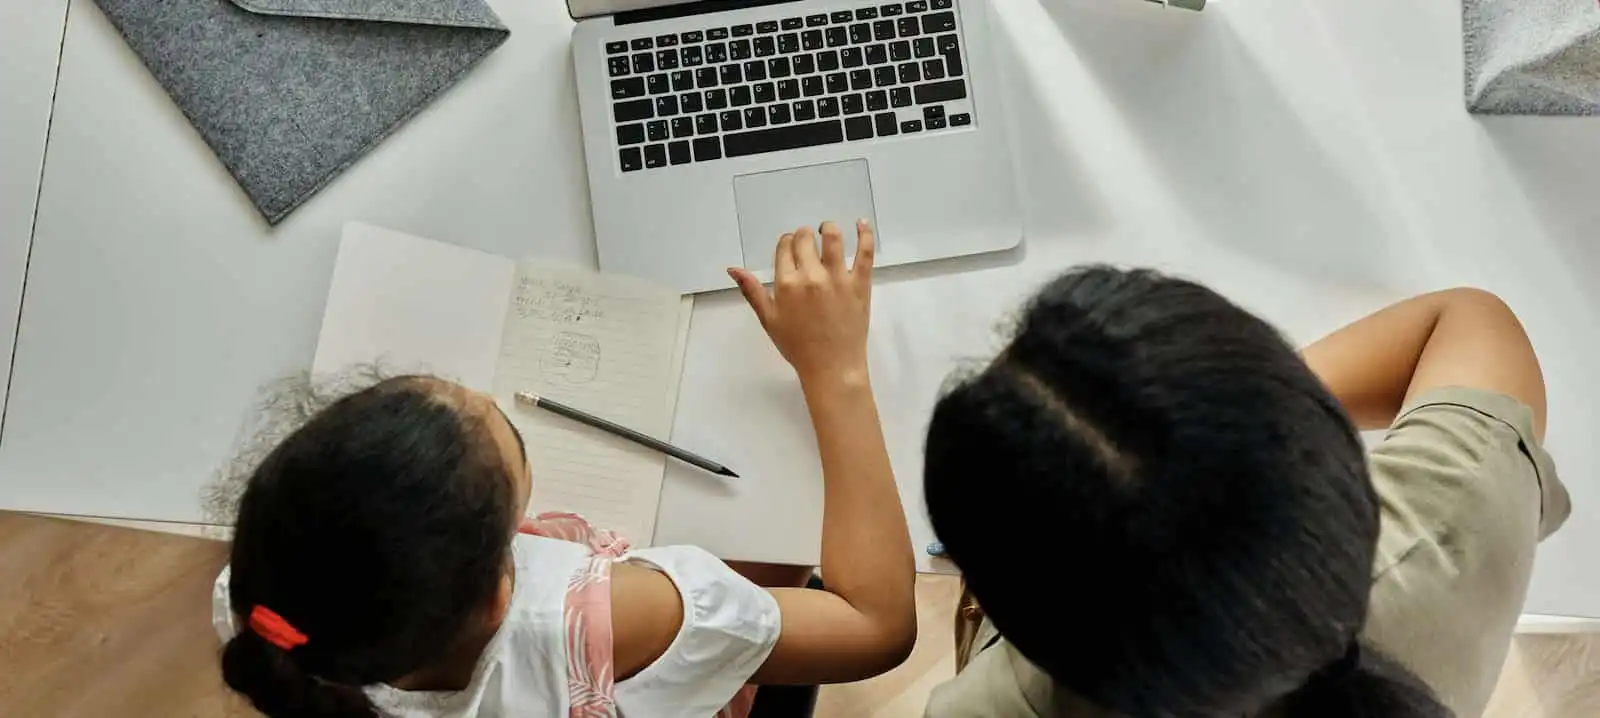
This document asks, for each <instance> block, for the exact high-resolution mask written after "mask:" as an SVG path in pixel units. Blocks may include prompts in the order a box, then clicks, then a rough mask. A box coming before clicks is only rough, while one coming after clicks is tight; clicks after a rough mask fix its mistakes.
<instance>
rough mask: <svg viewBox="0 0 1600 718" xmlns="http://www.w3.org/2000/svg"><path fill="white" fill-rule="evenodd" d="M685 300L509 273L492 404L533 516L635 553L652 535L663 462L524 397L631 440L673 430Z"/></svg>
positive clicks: (574, 278)
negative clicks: (579, 524) (550, 402)
mask: <svg viewBox="0 0 1600 718" xmlns="http://www.w3.org/2000/svg"><path fill="white" fill-rule="evenodd" d="M691 307H692V300H688V299H685V298H683V297H680V296H679V294H678V292H677V291H676V290H674V289H667V288H663V287H659V286H657V285H654V284H651V283H648V282H645V281H642V280H637V279H632V278H627V277H615V276H608V275H599V274H594V273H592V272H588V271H585V270H581V269H574V268H567V267H561V266H557V265H550V264H540V263H535V262H525V263H523V264H522V265H520V266H519V267H518V269H517V276H516V280H515V281H514V283H513V285H512V292H511V303H510V308H509V310H508V311H507V312H506V322H505V329H504V331H503V333H502V336H503V340H502V341H503V343H502V345H501V350H500V358H499V363H498V365H497V367H496V370H495V391H494V394H495V398H496V399H497V400H498V401H499V402H500V405H501V408H503V409H505V411H506V414H507V416H509V417H511V421H512V424H514V425H515V426H516V427H517V429H518V430H519V431H520V432H522V436H523V440H524V441H525V442H526V444H527V447H528V458H529V462H530V463H531V464H532V467H533V503H532V507H531V509H530V511H531V512H532V513H538V512H543V511H570V512H574V513H578V514H582V515H583V516H584V517H585V518H587V519H588V520H589V521H590V522H591V523H593V524H594V525H596V526H600V527H604V528H610V529H613V530H616V531H618V532H619V533H621V534H622V535H623V536H625V537H626V538H627V539H628V540H629V541H631V542H632V543H633V544H634V545H635V546H648V545H649V544H650V542H651V538H652V536H653V535H654V534H655V522H656V509H657V508H658V507H659V505H660V501H661V482H662V477H663V474H664V471H665V468H666V461H667V459H666V457H665V456H663V455H662V454H660V453H658V452H655V451H651V450H649V449H646V448H644V447H641V446H637V445H635V444H633V443H631V442H629V441H626V440H624V439H620V438H617V437H614V436H611V435H610V434H607V433H605V432H603V431H599V430H597V429H592V428H590V427H588V426H584V425H582V424H578V423H576V422H573V421H570V420H568V419H564V418H562V417H559V416H556V415H554V414H551V413H550V412H547V411H544V410H542V409H535V408H531V407H527V406H522V405H518V404H517V403H516V402H515V399H514V397H515V395H516V393H517V392H519V391H531V392H533V393H535V394H538V395H540V396H545V397H549V398H551V399H554V400H556V401H559V402H561V403H563V404H566V405H568V406H571V407H573V408H576V409H579V410H582V411H585V412H588V413H590V414H593V415H595V416H599V417H602V418H604V419H608V420H610V421H613V422H615V423H618V424H621V425H623V426H626V427H628V428H631V429H634V430H636V431H639V432H642V433H644V434H648V435H650V436H655V437H659V438H666V437H668V436H670V434H671V431H672V411H673V407H674V405H675V404H676V401H677V392H678V380H679V378H680V375H681V370H682V361H683V353H684V347H685V345H686V342H687V340H688V331H687V329H688V317H689V310H690V308H691Z"/></svg>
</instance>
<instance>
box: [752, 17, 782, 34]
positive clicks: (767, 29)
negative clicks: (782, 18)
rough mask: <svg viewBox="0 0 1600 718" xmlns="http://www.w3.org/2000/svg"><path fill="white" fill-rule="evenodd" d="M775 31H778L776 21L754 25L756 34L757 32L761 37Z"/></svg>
mask: <svg viewBox="0 0 1600 718" xmlns="http://www.w3.org/2000/svg"><path fill="white" fill-rule="evenodd" d="M777 31H778V21H777V20H767V21H764V22H758V23H756V32H759V33H761V34H763V35H765V34H767V33H772V32H777Z"/></svg>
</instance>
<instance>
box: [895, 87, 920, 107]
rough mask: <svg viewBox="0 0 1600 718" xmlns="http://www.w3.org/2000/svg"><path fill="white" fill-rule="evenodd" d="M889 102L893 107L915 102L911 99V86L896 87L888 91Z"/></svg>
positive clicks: (908, 105)
mask: <svg viewBox="0 0 1600 718" xmlns="http://www.w3.org/2000/svg"><path fill="white" fill-rule="evenodd" d="M889 104H890V105H893V106H894V107H910V106H911V105H913V104H915V103H913V102H912V101H911V88H909V87H896V88H894V89H892V90H890V91H889Z"/></svg>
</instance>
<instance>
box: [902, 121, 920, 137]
mask: <svg viewBox="0 0 1600 718" xmlns="http://www.w3.org/2000/svg"><path fill="white" fill-rule="evenodd" d="M900 131H901V132H903V133H906V134H910V133H912V132H921V131H922V120H911V121H910V122H902V123H900Z"/></svg>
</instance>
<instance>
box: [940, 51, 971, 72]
mask: <svg viewBox="0 0 1600 718" xmlns="http://www.w3.org/2000/svg"><path fill="white" fill-rule="evenodd" d="M944 68H945V71H946V72H948V73H949V74H950V76H951V77H960V76H962V75H963V74H965V73H966V71H967V67H966V65H963V64H961V51H960V50H951V51H950V52H947V53H945V54H944Z"/></svg>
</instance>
